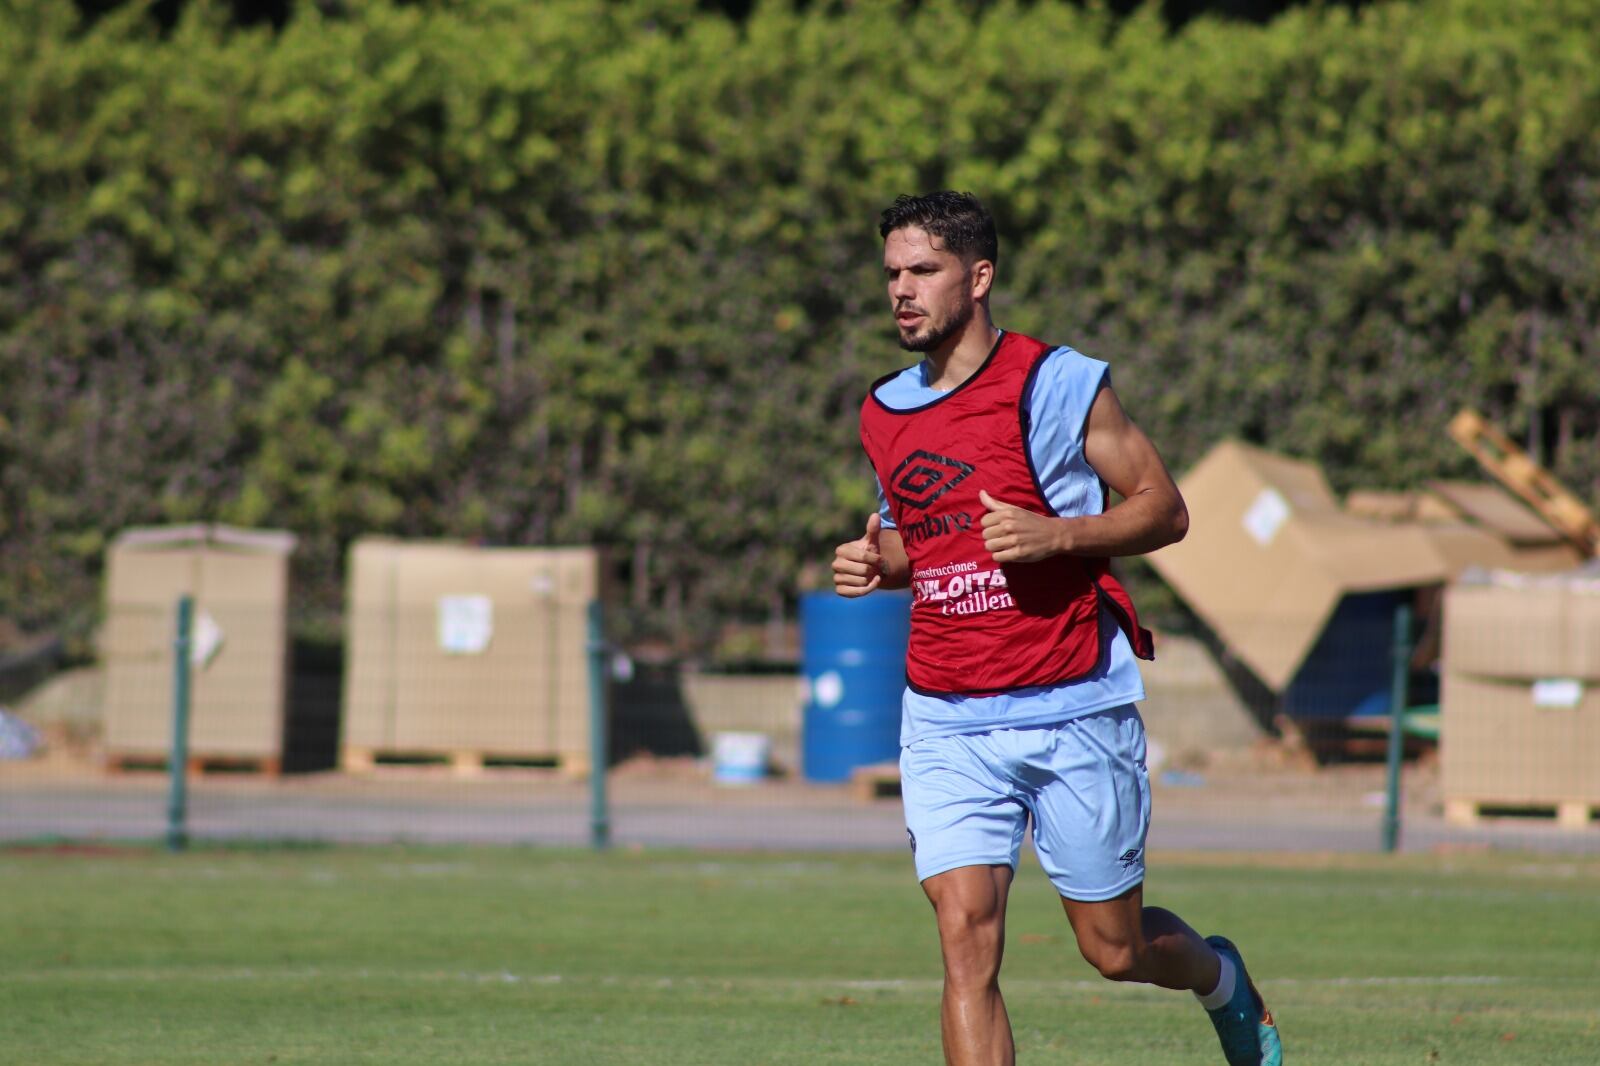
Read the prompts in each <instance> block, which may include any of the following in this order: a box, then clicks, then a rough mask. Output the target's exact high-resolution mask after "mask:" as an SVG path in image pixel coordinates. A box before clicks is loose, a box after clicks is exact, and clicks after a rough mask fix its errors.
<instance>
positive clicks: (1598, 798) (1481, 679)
mask: <svg viewBox="0 0 1600 1066" xmlns="http://www.w3.org/2000/svg"><path fill="white" fill-rule="evenodd" d="M1442 666H1443V669H1444V683H1443V689H1442V693H1441V700H1440V713H1441V716H1442V717H1441V721H1440V730H1441V731H1440V751H1439V755H1440V769H1441V780H1442V787H1443V791H1444V795H1445V798H1446V801H1447V803H1451V802H1455V803H1466V804H1494V805H1516V804H1529V805H1533V804H1545V805H1569V806H1571V805H1575V806H1576V807H1578V808H1580V809H1586V808H1587V807H1588V806H1594V805H1600V570H1596V569H1595V568H1594V567H1590V568H1588V569H1587V570H1585V571H1575V572H1572V573H1569V574H1565V575H1550V574H1538V575H1534V574H1515V573H1507V572H1499V573H1492V574H1491V573H1485V574H1482V575H1478V577H1477V580H1475V581H1473V582H1470V583H1462V584H1458V585H1455V586H1453V587H1451V588H1450V589H1449V590H1448V591H1447V592H1446V594H1445V604H1444V656H1443V660H1442Z"/></svg>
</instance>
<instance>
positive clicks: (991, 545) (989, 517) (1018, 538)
mask: <svg viewBox="0 0 1600 1066" xmlns="http://www.w3.org/2000/svg"><path fill="white" fill-rule="evenodd" d="M978 499H979V500H981V501H983V505H984V506H985V507H987V508H988V509H989V512H988V513H987V514H985V515H984V516H983V546H984V547H985V548H986V549H988V552H989V554H990V555H992V556H994V561H995V562H997V563H1036V562H1038V561H1039V560H1040V559H1048V558H1049V557H1050V556H1052V555H1062V554H1065V553H1066V552H1068V551H1070V550H1071V545H1070V544H1068V543H1067V537H1066V530H1067V524H1066V522H1064V521H1063V520H1062V519H1059V518H1051V517H1050V516H1049V515H1042V514H1035V513H1034V512H1032V511H1025V510H1023V509H1022V508H1021V507H1018V506H1016V505H1015V504H1010V503H1001V502H1000V501H999V500H997V499H995V498H994V497H993V496H991V495H989V494H988V493H987V492H985V491H984V490H982V489H979V490H978Z"/></svg>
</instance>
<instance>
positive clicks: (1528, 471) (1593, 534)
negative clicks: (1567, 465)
mask: <svg viewBox="0 0 1600 1066" xmlns="http://www.w3.org/2000/svg"><path fill="white" fill-rule="evenodd" d="M1449 433H1450V436H1451V438H1453V439H1454V440H1455V442H1456V443H1457V444H1459V445H1461V446H1462V447H1463V448H1465V449H1466V450H1467V451H1469V452H1471V453H1472V455H1473V458H1475V459H1477V460H1478V462H1479V463H1481V464H1482V465H1483V468H1484V469H1485V470H1487V471H1489V473H1491V474H1493V475H1494V476H1495V477H1497V478H1499V479H1500V482H1501V483H1502V484H1503V485H1505V486H1506V488H1508V489H1510V490H1511V491H1512V492H1514V493H1516V494H1517V495H1518V496H1521V497H1522V498H1523V499H1524V500H1526V501H1527V502H1528V504H1529V506H1531V507H1532V508H1533V509H1534V510H1535V511H1537V512H1538V513H1539V515H1540V516H1541V517H1543V518H1544V520H1545V521H1546V522H1549V523H1550V525H1551V526H1552V527H1554V528H1555V529H1556V531H1557V532H1559V533H1560V534H1561V535H1562V536H1564V537H1566V538H1567V540H1569V541H1571V542H1572V544H1573V545H1574V546H1575V547H1576V548H1577V549H1578V550H1579V551H1581V552H1583V553H1584V555H1600V519H1596V518H1595V516H1594V514H1593V513H1592V512H1591V511H1590V510H1589V508H1587V507H1585V506H1584V504H1583V501H1582V500H1580V499H1579V498H1578V497H1577V496H1576V495H1574V494H1573V493H1572V491H1571V490H1570V489H1568V488H1567V487H1566V486H1565V485H1563V484H1561V482H1559V481H1557V480H1556V479H1555V476H1554V475H1553V474H1551V473H1550V471H1548V470H1546V469H1545V468H1544V467H1542V466H1540V465H1539V464H1538V463H1536V462H1534V461H1533V459H1532V458H1531V457H1530V456H1529V455H1528V453H1526V452H1524V451H1523V450H1522V449H1521V448H1519V447H1517V446H1516V444H1514V443H1512V441H1511V438H1510V437H1507V436H1506V435H1505V434H1504V433H1502V432H1500V430H1499V429H1498V428H1496V427H1495V426H1494V425H1493V424H1492V423H1490V422H1489V421H1488V420H1487V419H1486V418H1484V417H1483V416H1482V415H1480V414H1479V413H1478V412H1476V411H1474V410H1472V409H1471V408H1468V409H1466V410H1463V411H1462V412H1461V413H1460V414H1458V415H1456V416H1455V418H1453V419H1451V420H1450V426H1449Z"/></svg>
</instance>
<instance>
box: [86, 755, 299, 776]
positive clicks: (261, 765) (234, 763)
mask: <svg viewBox="0 0 1600 1066" xmlns="http://www.w3.org/2000/svg"><path fill="white" fill-rule="evenodd" d="M188 767H189V775H190V776H191V777H194V776H199V775H202V774H253V775H257V776H260V777H279V776H281V775H282V774H283V759H282V758H280V757H279V756H276V755H270V756H268V755H261V756H255V755H190V756H189V759H188ZM105 768H106V770H107V772H109V773H113V774H133V773H162V774H164V773H166V772H167V756H165V755H153V754H148V753H140V752H114V753H112V754H109V755H107V756H106V757H105Z"/></svg>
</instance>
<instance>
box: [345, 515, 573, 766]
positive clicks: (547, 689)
mask: <svg viewBox="0 0 1600 1066" xmlns="http://www.w3.org/2000/svg"><path fill="white" fill-rule="evenodd" d="M347 581H348V588H349V595H348V600H347V611H346V625H347V639H348V644H347V658H346V669H345V696H344V730H343V740H342V743H343V746H344V747H345V749H346V751H347V752H348V751H350V750H351V749H362V750H365V751H367V752H374V753H380V754H381V753H383V752H393V753H397V754H413V753H414V754H426V753H441V754H449V753H453V752H471V753H476V754H477V755H480V756H503V757H515V758H532V757H554V758H557V759H560V760H561V761H562V762H563V763H567V764H571V765H574V766H578V765H587V759H588V756H589V734H588V728H589V727H588V720H589V719H588V715H589V677H588V670H589V665H588V664H589V659H588V650H587V645H588V613H587V612H588V605H589V603H590V602H591V601H593V600H595V599H597V598H599V597H600V591H601V589H600V584H601V573H600V560H599V556H598V553H597V552H596V551H595V550H594V549H591V548H558V549H532V548H475V547H469V546H465V545H459V544H444V543H404V542H399V541H392V540H386V539H377V538H369V539H364V540H361V541H358V542H357V543H356V544H355V545H353V546H352V548H351V551H350V561H349V569H348V574H347ZM346 761H347V765H348V764H349V762H350V760H348V759H347V760H346Z"/></svg>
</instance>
